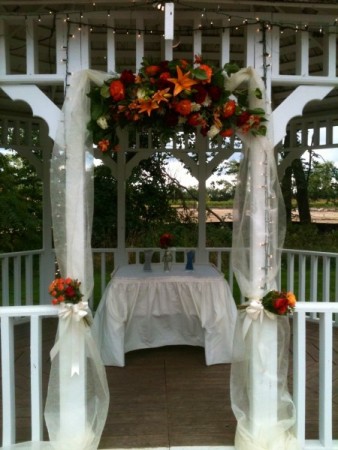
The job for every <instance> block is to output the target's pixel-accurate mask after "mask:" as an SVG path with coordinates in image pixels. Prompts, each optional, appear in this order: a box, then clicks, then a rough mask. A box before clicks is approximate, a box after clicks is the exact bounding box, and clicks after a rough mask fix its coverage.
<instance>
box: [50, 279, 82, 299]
mask: <svg viewBox="0 0 338 450" xmlns="http://www.w3.org/2000/svg"><path fill="white" fill-rule="evenodd" d="M80 285H81V282H80V281H78V280H76V279H75V280H74V279H72V278H55V280H53V281H52V282H51V284H50V285H49V289H48V290H49V293H50V295H51V296H52V297H53V300H52V303H53V305H58V304H60V303H73V304H76V303H79V302H80V301H81V298H82V297H83V295H82V293H81V291H80Z"/></svg>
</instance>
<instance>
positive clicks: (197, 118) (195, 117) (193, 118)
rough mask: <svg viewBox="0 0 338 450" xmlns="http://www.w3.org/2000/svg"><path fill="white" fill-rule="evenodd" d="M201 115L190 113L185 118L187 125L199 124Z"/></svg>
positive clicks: (195, 125)
mask: <svg viewBox="0 0 338 450" xmlns="http://www.w3.org/2000/svg"><path fill="white" fill-rule="evenodd" d="M201 121H202V117H201V116H200V114H199V113H192V114H190V116H189V117H188V119H187V122H188V124H189V125H192V126H193V127H197V126H198V125H200V124H201Z"/></svg>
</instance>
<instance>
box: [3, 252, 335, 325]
mask: <svg viewBox="0 0 338 450" xmlns="http://www.w3.org/2000/svg"><path fill="white" fill-rule="evenodd" d="M144 250H146V249H145V248H127V250H126V251H127V254H128V262H129V263H130V264H133V263H142V262H143V254H144ZM153 250H154V255H153V261H158V262H159V261H160V260H161V252H162V250H161V249H160V248H153ZM187 250H190V249H188V248H184V247H180V248H176V249H175V250H174V251H173V256H174V261H176V262H185V261H186V252H187ZM116 252H117V250H116V249H115V248H96V249H93V256H94V272H95V285H96V287H95V304H97V302H98V301H99V299H100V298H101V296H102V294H103V291H104V289H105V287H106V285H107V283H108V281H109V279H110V276H111V273H112V272H113V271H114V269H115V268H116V264H117V263H116ZM206 252H207V255H208V260H209V261H210V262H211V263H213V264H214V265H215V266H216V267H217V268H218V269H219V270H220V271H221V272H223V273H224V276H225V278H226V279H227V281H228V283H229V285H230V288H231V290H232V292H233V295H234V297H235V299H236V301H238V302H242V301H243V300H244V299H243V298H241V294H240V292H239V289H238V286H237V283H236V279H235V277H234V274H233V271H232V268H231V249H230V248H228V247H208V248H207V249H206ZM0 262H1V278H0V305H1V306H19V305H32V304H46V303H49V300H50V299H49V296H48V292H45V291H46V288H45V286H46V280H43V279H42V278H43V276H44V277H46V276H47V277H49V278H50V280H52V279H53V277H54V274H53V273H50V274H48V275H46V274H45V271H43V269H45V268H44V264H43V250H34V251H25V252H14V253H2V254H0ZM42 274H43V276H42ZM278 288H279V289H283V290H287V291H293V292H294V293H295V294H296V296H297V299H298V301H301V302H303V301H305V300H308V301H310V302H311V303H316V302H338V254H337V253H330V252H315V251H309V250H295V249H283V250H282V251H281V270H280V273H279V281H278ZM309 314H310V317H311V318H313V319H318V315H317V313H315V312H313V313H312V312H311V313H309ZM335 321H336V323H338V316H337V315H335Z"/></svg>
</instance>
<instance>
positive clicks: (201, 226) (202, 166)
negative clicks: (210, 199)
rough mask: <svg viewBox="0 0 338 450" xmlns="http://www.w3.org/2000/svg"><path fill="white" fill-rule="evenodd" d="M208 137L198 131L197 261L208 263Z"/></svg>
mask: <svg viewBox="0 0 338 450" xmlns="http://www.w3.org/2000/svg"><path fill="white" fill-rule="evenodd" d="M207 145H208V141H207V138H204V137H203V136H202V135H201V134H200V133H196V151H197V153H198V247H197V255H196V262H198V263H199V264H206V263H207V262H208V256H207V252H206V250H205V247H206V220H205V212H206V195H207V191H206V180H207V161H206V148H207Z"/></svg>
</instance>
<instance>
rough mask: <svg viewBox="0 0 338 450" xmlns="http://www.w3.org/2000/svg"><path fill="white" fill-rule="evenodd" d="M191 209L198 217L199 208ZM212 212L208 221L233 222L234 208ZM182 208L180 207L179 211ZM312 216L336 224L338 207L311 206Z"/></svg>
mask: <svg viewBox="0 0 338 450" xmlns="http://www.w3.org/2000/svg"><path fill="white" fill-rule="evenodd" d="M190 209H191V211H195V214H194V215H196V217H197V209H196V208H190ZM210 209H211V210H212V212H213V213H214V214H212V213H210V212H209V213H208V215H207V222H220V221H224V222H232V209H231V208H216V207H211V208H210ZM179 210H180V208H178V211H179ZM311 218H312V222H313V223H327V224H335V223H338V209H333V208H311ZM292 219H293V221H294V222H297V221H298V220H299V217H298V210H297V209H296V208H295V209H294V210H293V211H292Z"/></svg>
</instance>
